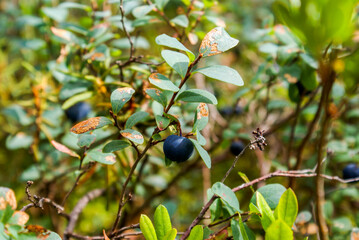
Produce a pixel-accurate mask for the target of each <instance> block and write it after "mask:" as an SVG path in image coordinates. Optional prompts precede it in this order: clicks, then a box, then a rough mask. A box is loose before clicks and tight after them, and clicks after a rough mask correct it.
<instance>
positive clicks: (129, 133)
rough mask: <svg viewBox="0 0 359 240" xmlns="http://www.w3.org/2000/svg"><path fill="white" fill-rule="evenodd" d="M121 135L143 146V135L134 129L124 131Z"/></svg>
mask: <svg viewBox="0 0 359 240" xmlns="http://www.w3.org/2000/svg"><path fill="white" fill-rule="evenodd" d="M121 135H122V136H123V137H125V138H127V139H128V140H130V141H132V142H134V143H137V144H142V143H143V142H144V139H143V136H142V134H141V133H139V132H137V131H135V130H132V129H125V130H122V131H121Z"/></svg>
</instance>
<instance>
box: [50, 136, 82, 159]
mask: <svg viewBox="0 0 359 240" xmlns="http://www.w3.org/2000/svg"><path fill="white" fill-rule="evenodd" d="M51 144H52V146H54V147H55V148H56V150H58V151H60V152H63V153H66V154H67V155H70V156H72V157H77V158H80V156H79V155H78V154H77V153H75V152H74V151H72V150H71V149H69V148H68V147H66V146H65V145H62V144H61V143H58V142H56V141H55V140H52V141H51Z"/></svg>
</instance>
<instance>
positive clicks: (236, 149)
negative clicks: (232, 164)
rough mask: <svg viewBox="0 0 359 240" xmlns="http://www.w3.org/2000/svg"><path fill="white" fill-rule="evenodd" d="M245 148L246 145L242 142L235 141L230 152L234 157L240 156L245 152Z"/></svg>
mask: <svg viewBox="0 0 359 240" xmlns="http://www.w3.org/2000/svg"><path fill="white" fill-rule="evenodd" d="M245 147H246V146H245V145H244V143H243V142H242V141H234V142H232V144H231V146H230V148H229V150H230V151H231V153H232V154H233V155H235V156H238V155H239V154H240V153H241V152H242V151H243V149H244V148H245Z"/></svg>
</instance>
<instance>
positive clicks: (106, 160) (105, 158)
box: [86, 149, 116, 165]
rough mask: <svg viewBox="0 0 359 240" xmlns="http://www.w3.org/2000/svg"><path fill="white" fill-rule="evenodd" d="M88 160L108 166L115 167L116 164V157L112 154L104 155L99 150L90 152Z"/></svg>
mask: <svg viewBox="0 0 359 240" xmlns="http://www.w3.org/2000/svg"><path fill="white" fill-rule="evenodd" d="M86 158H88V159H90V160H92V161H95V162H99V163H102V164H106V165H113V164H115V163H116V156H115V155H114V154H112V153H103V152H101V150H99V149H94V150H91V151H90V152H88V154H87V156H86Z"/></svg>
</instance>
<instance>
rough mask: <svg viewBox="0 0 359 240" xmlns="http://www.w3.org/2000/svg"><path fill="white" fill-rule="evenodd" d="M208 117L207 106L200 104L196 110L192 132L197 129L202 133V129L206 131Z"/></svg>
mask: <svg viewBox="0 0 359 240" xmlns="http://www.w3.org/2000/svg"><path fill="white" fill-rule="evenodd" d="M208 116H209V111H208V106H207V104H205V103H200V104H199V105H198V107H197V109H196V114H195V116H194V123H193V129H192V131H194V130H196V129H197V130H199V131H201V130H202V129H204V128H205V127H206V125H207V123H208Z"/></svg>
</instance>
